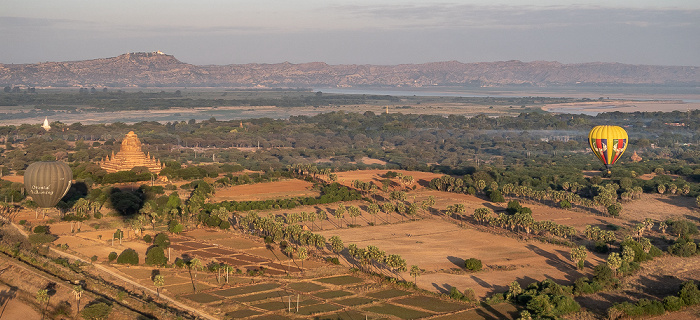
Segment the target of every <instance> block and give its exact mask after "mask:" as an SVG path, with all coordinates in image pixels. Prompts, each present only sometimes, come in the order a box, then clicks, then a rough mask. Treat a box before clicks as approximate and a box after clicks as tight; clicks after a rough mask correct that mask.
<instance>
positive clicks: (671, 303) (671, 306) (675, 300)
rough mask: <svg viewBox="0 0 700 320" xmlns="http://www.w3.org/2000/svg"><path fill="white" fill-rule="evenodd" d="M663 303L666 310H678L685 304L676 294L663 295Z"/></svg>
mask: <svg viewBox="0 0 700 320" xmlns="http://www.w3.org/2000/svg"><path fill="white" fill-rule="evenodd" d="M663 304H664V308H665V309H666V310H668V311H678V310H680V309H681V308H683V306H684V305H685V303H684V302H683V299H681V298H679V297H676V296H668V297H665V298H664V301H663Z"/></svg>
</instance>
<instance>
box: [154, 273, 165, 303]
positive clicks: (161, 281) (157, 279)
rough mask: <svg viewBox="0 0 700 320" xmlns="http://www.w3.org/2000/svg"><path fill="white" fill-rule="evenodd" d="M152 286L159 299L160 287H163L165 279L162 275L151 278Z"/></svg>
mask: <svg viewBox="0 0 700 320" xmlns="http://www.w3.org/2000/svg"><path fill="white" fill-rule="evenodd" d="M153 285H154V286H156V293H158V298H160V287H162V286H164V285H165V277H164V276H163V275H162V274H159V275H156V276H155V277H153Z"/></svg>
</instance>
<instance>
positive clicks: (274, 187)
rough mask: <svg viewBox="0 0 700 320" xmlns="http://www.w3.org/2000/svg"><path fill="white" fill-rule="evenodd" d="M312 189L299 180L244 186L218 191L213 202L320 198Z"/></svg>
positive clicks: (309, 185)
mask: <svg viewBox="0 0 700 320" xmlns="http://www.w3.org/2000/svg"><path fill="white" fill-rule="evenodd" d="M312 187H313V183H311V182H308V181H304V180H297V179H288V180H282V181H274V182H264V183H256V184H244V185H239V186H231V187H228V188H219V189H217V190H216V193H215V194H214V197H213V198H212V199H211V201H212V202H221V201H260V200H274V199H285V198H291V197H317V196H319V195H320V193H319V192H318V191H315V190H311V188H312Z"/></svg>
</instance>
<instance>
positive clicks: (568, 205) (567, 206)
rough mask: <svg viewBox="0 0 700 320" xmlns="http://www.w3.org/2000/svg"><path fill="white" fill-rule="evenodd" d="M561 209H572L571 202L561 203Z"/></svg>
mask: <svg viewBox="0 0 700 320" xmlns="http://www.w3.org/2000/svg"><path fill="white" fill-rule="evenodd" d="M559 207H560V208H562V209H571V202H569V201H566V200H562V201H561V202H559Z"/></svg>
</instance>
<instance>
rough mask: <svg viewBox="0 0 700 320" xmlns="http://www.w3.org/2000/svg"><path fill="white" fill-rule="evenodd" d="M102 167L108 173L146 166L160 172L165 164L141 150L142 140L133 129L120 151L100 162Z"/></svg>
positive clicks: (154, 171) (153, 171)
mask: <svg viewBox="0 0 700 320" xmlns="http://www.w3.org/2000/svg"><path fill="white" fill-rule="evenodd" d="M99 165H100V167H101V168H102V169H105V170H106V171H107V172H108V173H112V172H118V171H128V170H131V169H132V168H134V167H146V168H148V170H149V171H151V172H152V173H155V174H158V173H160V170H161V169H162V168H163V165H162V164H161V163H160V161H158V160H157V159H155V158H153V157H151V154H150V153H148V155H146V154H144V153H143V151H142V150H141V141H139V138H138V136H136V134H135V133H134V132H133V131H129V133H127V134H126V137H124V140H122V145H121V147H120V148H119V152H117V154H114V151H112V155H111V156H108V157H107V158H105V159H103V160H102V161H100V162H99Z"/></svg>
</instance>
